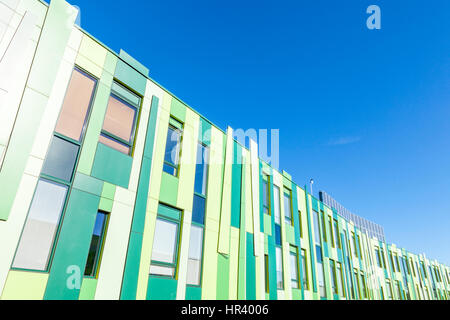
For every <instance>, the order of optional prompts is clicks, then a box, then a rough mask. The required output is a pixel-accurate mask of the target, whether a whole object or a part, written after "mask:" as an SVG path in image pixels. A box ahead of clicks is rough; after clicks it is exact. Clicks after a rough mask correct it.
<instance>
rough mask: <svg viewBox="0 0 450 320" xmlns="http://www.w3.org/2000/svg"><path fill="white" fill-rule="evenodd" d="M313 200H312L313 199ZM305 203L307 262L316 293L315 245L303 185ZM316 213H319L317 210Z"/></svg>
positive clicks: (306, 193)
mask: <svg viewBox="0 0 450 320" xmlns="http://www.w3.org/2000/svg"><path fill="white" fill-rule="evenodd" d="M313 199H314V198H313ZM305 201H306V220H307V221H306V224H307V225H308V238H309V239H308V240H309V249H310V250H309V261H310V264H311V270H312V272H311V276H312V277H311V281H312V284H313V291H314V292H317V284H316V268H315V267H314V265H315V264H314V263H315V262H314V261H315V259H314V251H315V250H316V246H315V244H314V241H313V238H312V233H311V232H312V230H311V224H312V221H311V210H310V209H309V201H308V189H307V187H306V185H305ZM316 205H317V201H316ZM317 211H319V210H317ZM342 243H345V242H342Z"/></svg>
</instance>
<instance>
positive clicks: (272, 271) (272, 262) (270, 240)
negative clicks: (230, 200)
mask: <svg viewBox="0 0 450 320" xmlns="http://www.w3.org/2000/svg"><path fill="white" fill-rule="evenodd" d="M270 174H271V176H272V175H273V172H272V169H270ZM269 188H270V211H271V212H274V210H275V209H274V199H273V179H270V181H269ZM270 219H271V227H272V229H271V234H270V235H269V236H268V237H267V247H268V248H267V249H268V252H269V298H270V300H276V299H277V298H278V293H277V272H276V253H275V216H274V215H273V214H272V215H271V216H270Z"/></svg>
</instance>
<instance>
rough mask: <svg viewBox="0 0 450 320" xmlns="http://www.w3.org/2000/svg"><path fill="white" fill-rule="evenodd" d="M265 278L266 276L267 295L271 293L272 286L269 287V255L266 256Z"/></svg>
mask: <svg viewBox="0 0 450 320" xmlns="http://www.w3.org/2000/svg"><path fill="white" fill-rule="evenodd" d="M264 276H265V289H266V293H269V291H270V285H269V256H268V255H267V254H265V255H264Z"/></svg>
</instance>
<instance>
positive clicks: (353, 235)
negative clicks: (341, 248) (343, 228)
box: [351, 232, 358, 257]
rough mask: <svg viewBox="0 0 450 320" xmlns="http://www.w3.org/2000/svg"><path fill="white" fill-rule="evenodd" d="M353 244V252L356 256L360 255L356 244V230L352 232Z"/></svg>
mask: <svg viewBox="0 0 450 320" xmlns="http://www.w3.org/2000/svg"><path fill="white" fill-rule="evenodd" d="M351 245H352V247H351V248H352V252H353V255H354V256H355V257H358V249H357V245H356V237H355V233H354V232H352V242H351Z"/></svg>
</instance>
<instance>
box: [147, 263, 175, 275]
mask: <svg viewBox="0 0 450 320" xmlns="http://www.w3.org/2000/svg"><path fill="white" fill-rule="evenodd" d="M150 274H151V275H155V276H165V277H174V276H175V268H174V267H163V266H155V265H151V266H150Z"/></svg>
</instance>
